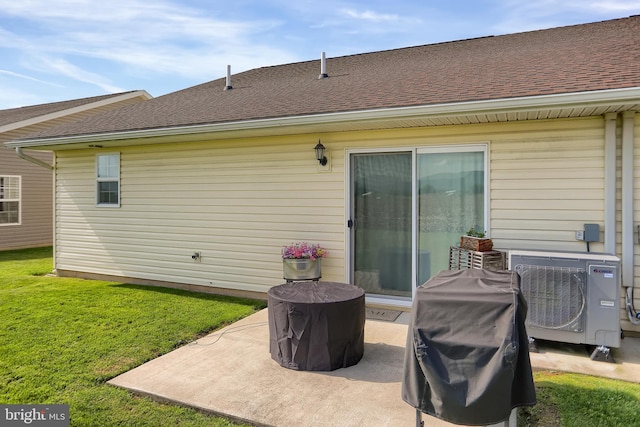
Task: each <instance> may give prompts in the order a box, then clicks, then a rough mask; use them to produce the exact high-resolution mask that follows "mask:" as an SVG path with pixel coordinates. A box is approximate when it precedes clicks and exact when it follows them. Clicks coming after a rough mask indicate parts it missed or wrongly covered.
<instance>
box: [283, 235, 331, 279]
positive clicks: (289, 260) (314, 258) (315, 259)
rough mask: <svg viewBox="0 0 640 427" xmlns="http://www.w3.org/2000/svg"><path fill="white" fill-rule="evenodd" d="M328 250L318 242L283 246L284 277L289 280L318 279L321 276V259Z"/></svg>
mask: <svg viewBox="0 0 640 427" xmlns="http://www.w3.org/2000/svg"><path fill="white" fill-rule="evenodd" d="M325 256H327V251H326V250H324V249H323V248H322V247H320V245H318V244H309V243H307V242H297V243H292V244H290V245H287V246H283V247H282V269H283V277H284V279H286V280H287V281H296V280H318V279H320V277H322V276H321V272H320V270H321V266H320V260H321V259H322V258H324V257H325Z"/></svg>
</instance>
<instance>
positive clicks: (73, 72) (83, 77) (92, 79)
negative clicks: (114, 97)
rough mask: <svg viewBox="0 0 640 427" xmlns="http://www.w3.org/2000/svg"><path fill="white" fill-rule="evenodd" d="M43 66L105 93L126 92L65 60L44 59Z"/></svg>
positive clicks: (103, 78)
mask: <svg viewBox="0 0 640 427" xmlns="http://www.w3.org/2000/svg"><path fill="white" fill-rule="evenodd" d="M43 66H44V67H46V68H49V69H51V70H53V71H56V72H57V73H59V74H61V75H63V76H66V77H69V78H71V79H73V80H77V81H80V82H84V83H89V84H92V85H95V86H98V87H99V88H101V89H102V90H104V91H105V92H109V93H116V92H123V91H124V89H122V88H119V87H117V86H115V85H113V84H112V83H111V82H110V81H109V80H108V79H107V78H105V77H103V76H101V75H99V74H96V73H92V72H90V71H86V70H83V69H81V68H79V67H77V66H75V65H73V64H71V63H69V62H67V61H65V60H64V59H43Z"/></svg>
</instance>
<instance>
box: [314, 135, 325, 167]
mask: <svg viewBox="0 0 640 427" xmlns="http://www.w3.org/2000/svg"><path fill="white" fill-rule="evenodd" d="M314 150H316V160H318V163H320V164H321V165H322V166H325V165H326V164H327V157H326V156H325V155H324V150H325V148H324V145H322V143H321V142H320V140H318V144H316V146H315V147H314Z"/></svg>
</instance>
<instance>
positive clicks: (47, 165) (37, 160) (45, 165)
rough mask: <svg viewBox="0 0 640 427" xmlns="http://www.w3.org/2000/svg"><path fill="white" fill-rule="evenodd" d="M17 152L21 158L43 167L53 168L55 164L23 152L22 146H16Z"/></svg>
mask: <svg viewBox="0 0 640 427" xmlns="http://www.w3.org/2000/svg"><path fill="white" fill-rule="evenodd" d="M16 154H17V155H18V157H20V158H21V159H24V160H26V161H28V162H31V163H35V164H36V165H38V166H42V167H43V168H47V169H49V170H53V166H52V165H50V164H49V163H46V162H43V161H42V160H40V159H36V158H35V157H31V156H29V155H28V154H25V153H23V152H22V147H16Z"/></svg>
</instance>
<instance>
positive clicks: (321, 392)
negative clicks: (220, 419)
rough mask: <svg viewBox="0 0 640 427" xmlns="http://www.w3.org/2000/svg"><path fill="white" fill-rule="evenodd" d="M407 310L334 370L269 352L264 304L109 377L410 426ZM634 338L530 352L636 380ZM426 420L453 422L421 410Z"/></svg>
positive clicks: (267, 408) (266, 409)
mask: <svg viewBox="0 0 640 427" xmlns="http://www.w3.org/2000/svg"><path fill="white" fill-rule="evenodd" d="M408 318H409V317H408V315H407V314H406V313H404V314H403V315H401V316H400V317H399V318H398V319H397V320H396V322H393V323H392V322H385V321H376V320H367V322H366V325H365V352H364V357H363V359H362V360H361V361H360V362H359V363H358V364H357V365H355V366H351V367H348V368H343V369H338V370H336V371H332V372H303V371H294V370H290V369H285V368H283V367H281V366H280V365H278V364H277V363H276V362H275V361H273V360H272V359H271V357H270V354H269V331H268V317H267V309H264V310H262V311H260V312H258V313H256V314H253V315H251V316H249V317H247V318H245V319H242V320H241V321H239V322H237V323H234V324H233V325H230V326H228V327H226V328H224V329H222V330H220V331H217V332H215V333H212V334H210V335H208V336H206V337H203V338H201V339H199V340H197V341H195V342H193V343H190V344H188V345H186V346H184V347H181V348H179V349H177V350H175V351H173V352H171V353H168V354H166V355H164V356H162V357H159V358H157V359H155V360H152V361H150V362H148V363H145V364H144V365H141V366H139V367H137V368H135V369H133V370H131V371H129V372H126V373H124V374H122V375H120V376H118V377H116V378H114V379H112V380H111V381H109V384H111V385H114V386H118V387H123V388H126V389H129V390H131V391H133V392H136V393H140V394H144V395H149V396H152V397H154V398H156V399H160V400H166V401H171V402H175V403H178V404H181V405H186V406H190V407H194V408H198V409H201V410H205V411H209V412H212V413H216V414H220V415H224V416H226V417H229V418H232V419H236V420H239V421H245V422H249V423H251V424H254V425H269V426H296V427H298V426H300V427H302V426H310V427H311V426H322V427H329V426H340V427H348V426H393V427H396V426H414V425H415V424H416V420H415V417H416V413H415V410H414V409H413V408H412V407H410V406H409V405H408V404H406V403H405V402H404V401H403V400H402V399H401V397H400V392H401V381H402V372H403V360H404V351H405V340H406V336H407V323H408ZM639 350H640V339H637V338H626V339H625V340H624V341H623V348H621V349H614V350H613V354H614V357H615V358H616V360H617V362H618V363H616V364H608V363H604V362H595V361H592V360H590V359H589V356H588V354H587V353H586V352H584V353H583V354H579V352H577V351H576V350H575V349H572V348H571V347H570V349H569V351H567V350H566V349H565V348H564V347H561V348H559V349H556V348H551V349H547V348H545V347H542V352H541V353H537V354H534V353H532V354H531V361H532V365H533V366H534V369H537V368H539V369H553V370H569V371H571V370H573V371H575V372H580V373H592V374H594V375H602V376H607V377H612V378H619V379H625V380H628V381H637V382H640V360H639V358H640V351H639ZM422 418H423V420H425V426H436V427H437V426H451V425H452V424H449V423H446V422H444V421H442V420H438V419H436V418H433V417H429V416H427V415H424V414H423V415H422Z"/></svg>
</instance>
